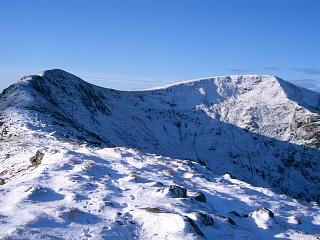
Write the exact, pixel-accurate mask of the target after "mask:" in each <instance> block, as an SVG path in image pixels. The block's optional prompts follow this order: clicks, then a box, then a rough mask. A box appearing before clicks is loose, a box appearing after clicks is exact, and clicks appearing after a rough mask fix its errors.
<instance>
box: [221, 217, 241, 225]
mask: <svg viewBox="0 0 320 240" xmlns="http://www.w3.org/2000/svg"><path fill="white" fill-rule="evenodd" d="M218 217H219V218H220V219H221V220H223V221H225V222H228V223H229V224H231V225H237V224H236V223H235V222H234V221H233V219H232V218H229V217H226V216H222V215H219V216H218Z"/></svg>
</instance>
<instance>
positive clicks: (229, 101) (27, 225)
mask: <svg viewBox="0 0 320 240" xmlns="http://www.w3.org/2000/svg"><path fill="white" fill-rule="evenodd" d="M319 100H320V96H319V93H316V92H312V91H310V90H306V89H303V88H300V87H297V86H294V85H292V84H290V83H288V82H286V81H283V80H281V79H279V78H276V77H272V76H259V75H250V76H230V77H229V76H228V77H215V78H208V79H202V80H195V81H189V82H183V83H179V84H175V85H171V86H167V87H163V88H158V89H153V90H145V91H131V92H125V91H118V90H113V89H105V88H101V87H97V86H94V85H91V84H89V83H86V82H85V81H83V80H81V79H80V78H78V77H76V76H74V75H72V74H69V73H67V72H65V71H63V70H57V69H56V70H48V71H45V72H43V73H41V74H38V75H33V76H28V77H24V78H22V79H21V80H20V81H19V82H18V83H16V84H14V85H12V86H10V87H9V88H7V89H5V90H4V91H3V93H2V94H1V96H0V110H1V119H0V121H1V124H0V125H1V145H0V147H1V156H0V157H1V159H0V161H1V162H0V183H1V184H3V185H1V186H0V194H1V195H0V223H1V225H0V236H3V237H4V238H7V239H12V238H13V239H16V238H18V239H19V238H29V237H28V236H30V235H32V236H33V237H34V238H35V239H39V238H42V237H46V238H49V239H50V237H51V238H52V239H59V238H62V239H81V238H84V239H86V238H91V237H92V238H93V239H134V238H136V239H165V238H168V239H195V238H200V239H201V238H207V239H214V237H222V236H229V238H230V239H239V238H240V239H247V238H249V239H259V238H260V239H270V238H274V237H280V238H294V239H299V238H310V239H313V238H314V237H315V236H316V234H317V233H319V230H318V229H319V224H320V223H319V221H320V220H319V218H320V216H319V207H318V206H317V203H316V202H317V201H318V202H319V201H320V187H319V186H320V168H319V164H320V162H319V159H320V158H319V157H320V154H319V147H320V119H319V111H320V102H319ZM37 151H39V152H38V153H37V154H36V152H37ZM43 154H44V155H43ZM32 156H35V158H34V159H37V158H39V156H41V158H39V159H40V160H39V163H38V162H36V164H34V163H32V164H33V165H31V163H30V161H29V159H30V158H31V157H32ZM42 156H43V159H42ZM178 159H181V160H178ZM237 179H239V180H237ZM245 182H247V183H245ZM170 186H171V187H170ZM178 186H180V187H181V189H180V188H179V187H178ZM254 186H255V187H254ZM200 193H204V196H202V195H201V194H200ZM281 194H282V195H281ZM284 194H285V195H284ZM286 195H287V196H286ZM291 197H293V198H296V199H297V200H298V201H300V202H297V200H294V199H293V198H291ZM203 198H204V199H205V200H204V199H203ZM203 200H204V201H203ZM310 201H311V203H307V202H310ZM268 209H269V210H268ZM232 211H234V212H232ZM230 212H232V213H230ZM230 219H231V220H230ZM1 234H2V235H1ZM226 234H227V235H226ZM227 238H228V237H227Z"/></svg>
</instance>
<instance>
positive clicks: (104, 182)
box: [0, 126, 320, 239]
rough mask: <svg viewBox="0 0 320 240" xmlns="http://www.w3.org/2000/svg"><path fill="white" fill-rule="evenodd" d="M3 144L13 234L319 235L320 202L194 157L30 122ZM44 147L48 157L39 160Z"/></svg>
mask: <svg viewBox="0 0 320 240" xmlns="http://www.w3.org/2000/svg"><path fill="white" fill-rule="evenodd" d="M12 141H14V142H16V143H17V144H15V145H14V146H12ZM2 146H3V148H4V152H6V154H5V155H6V157H5V158H2V160H1V164H0V173H1V175H2V178H3V179H7V182H6V183H5V184H4V185H2V186H0V223H1V224H0V236H1V237H2V238H3V239H218V238H220V237H221V238H224V239H273V238H279V239H318V238H319V234H320V208H319V206H317V205H316V203H305V202H303V203H299V202H297V201H295V200H293V199H291V198H288V197H287V196H285V195H278V194H275V193H274V192H272V191H270V190H268V189H265V188H259V187H253V186H251V185H250V184H247V183H245V182H242V181H239V180H237V179H234V178H232V177H231V176H230V175H228V174H226V175H223V176H217V175H215V174H213V172H211V171H210V170H208V169H207V168H206V167H204V166H201V165H200V164H199V163H196V162H192V161H190V160H179V159H170V158H167V157H162V156H157V155H154V154H148V153H143V152H140V151H139V150H137V149H130V148H120V147H116V148H94V147H90V146H87V145H84V144H77V143H72V142H63V141H58V140H56V139H55V138H54V137H53V136H50V135H47V134H44V133H42V132H41V131H37V130H34V131H31V130H29V129H27V128H23V126H21V128H20V133H19V134H17V136H15V137H14V139H13V140H11V141H7V142H5V143H3V145H2ZM10 146H11V148H10ZM38 150H39V151H41V152H42V153H43V154H44V157H43V159H42V161H41V163H40V164H38V165H34V166H32V165H31V163H30V161H29V159H30V158H31V157H32V156H34V155H35V153H36V152H37V151H38ZM170 186H171V188H170ZM177 186H180V187H181V188H179V187H177ZM184 189H185V190H187V192H185V190H184ZM200 193H203V194H204V195H203V194H200ZM317 237H318V238H317Z"/></svg>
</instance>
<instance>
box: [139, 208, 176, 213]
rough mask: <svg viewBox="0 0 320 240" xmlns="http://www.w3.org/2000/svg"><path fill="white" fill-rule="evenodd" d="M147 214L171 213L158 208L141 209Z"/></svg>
mask: <svg viewBox="0 0 320 240" xmlns="http://www.w3.org/2000/svg"><path fill="white" fill-rule="evenodd" d="M141 209H143V210H145V211H147V212H150V213H173V212H172V211H169V210H166V209H163V208H159V207H145V208H141Z"/></svg>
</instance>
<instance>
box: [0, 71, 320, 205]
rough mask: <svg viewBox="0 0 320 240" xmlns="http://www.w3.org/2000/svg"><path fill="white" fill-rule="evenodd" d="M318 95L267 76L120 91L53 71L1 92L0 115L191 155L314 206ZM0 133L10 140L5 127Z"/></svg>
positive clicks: (70, 136)
mask: <svg viewBox="0 0 320 240" xmlns="http://www.w3.org/2000/svg"><path fill="white" fill-rule="evenodd" d="M319 99H320V97H319V93H316V92H312V91H309V90H306V89H303V88H299V87H296V86H294V85H292V84H290V83H288V82H285V81H283V80H281V79H279V78H276V77H273V76H260V75H249V76H227V77H215V78H208V79H203V80H197V81H191V82H185V83H180V84H176V85H172V86H168V87H164V88H159V89H154V90H147V91H132V92H124V91H117V90H113V89H104V88H100V87H97V86H94V85H91V84H88V83H86V82H85V81H83V80H81V79H80V78H78V77H76V76H74V75H72V74H69V73H67V72H65V71H62V70H57V69H56V70H49V71H45V72H43V73H41V74H38V75H33V76H28V77H25V78H23V79H22V80H21V81H20V82H19V83H17V84H15V85H12V86H10V87H9V88H7V89H5V90H4V91H3V93H2V94H1V95H0V110H1V111H2V112H6V111H9V110H10V111H11V110H14V111H15V112H16V114H20V113H21V112H23V113H24V114H25V115H28V121H29V122H28V125H29V126H30V127H36V128H41V129H42V130H43V131H47V132H50V133H51V132H54V136H55V137H57V138H59V139H63V140H67V141H80V142H86V143H89V144H91V145H94V146H125V147H130V148H137V149H142V150H144V151H146V152H149V153H155V154H160V155H163V156H168V157H171V158H179V159H190V160H193V161H198V162H199V163H202V164H203V165H205V166H207V167H209V168H211V169H212V170H214V171H215V172H216V173H218V174H224V173H230V174H232V175H233V176H234V177H236V178H238V179H241V180H244V181H247V182H250V183H253V184H255V185H258V186H271V187H273V189H274V190H276V191H278V192H282V193H285V194H288V195H291V196H293V197H295V198H302V199H306V200H313V201H314V200H315V201H320V190H319V187H318V186H319V185H320V167H319V165H320V163H319V159H320V152H319V131H320V130H319V126H320V124H319V110H320V108H319V106H320V105H319V103H320V100H319ZM26 112H27V113H26ZM30 119H32V121H31V122H30ZM40 123H41V124H40ZM0 128H1V132H2V135H3V137H8V136H10V132H9V131H8V126H7V125H6V124H4V125H3V126H1V127H0ZM293 176H294V177H293Z"/></svg>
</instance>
